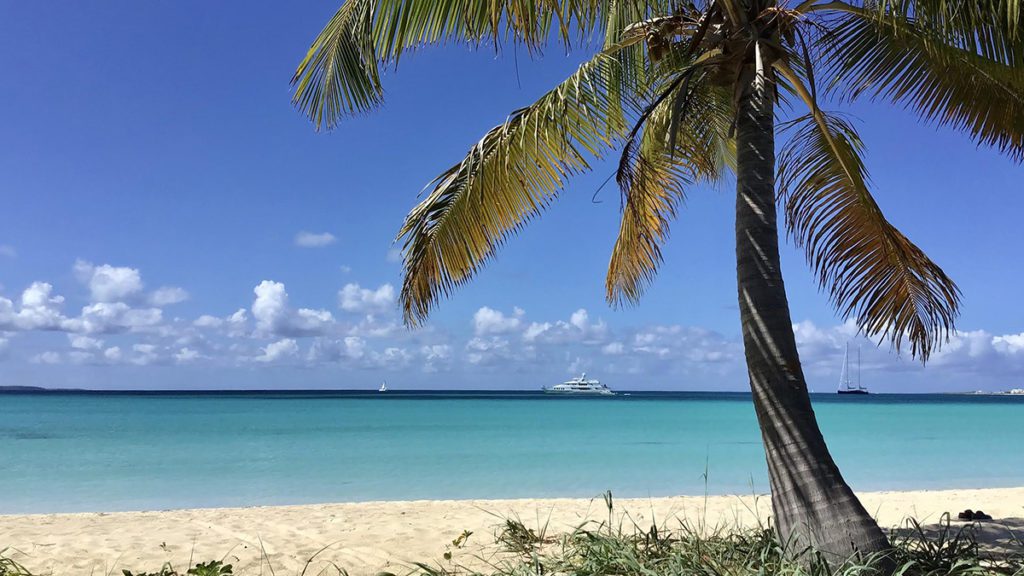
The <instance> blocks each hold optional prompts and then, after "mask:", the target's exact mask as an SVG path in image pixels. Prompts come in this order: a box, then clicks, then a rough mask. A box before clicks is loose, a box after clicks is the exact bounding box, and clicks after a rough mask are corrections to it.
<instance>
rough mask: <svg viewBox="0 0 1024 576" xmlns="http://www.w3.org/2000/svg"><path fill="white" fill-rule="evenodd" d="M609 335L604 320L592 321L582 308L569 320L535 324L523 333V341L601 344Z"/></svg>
mask: <svg viewBox="0 0 1024 576" xmlns="http://www.w3.org/2000/svg"><path fill="white" fill-rule="evenodd" d="M607 334H608V326H607V325H606V324H605V323H604V321H603V320H598V321H597V322H591V321H590V314H589V313H588V312H587V311H586V309H584V308H580V309H578V310H576V311H575V312H573V313H572V314H571V315H570V316H569V320H567V321H566V320H558V321H555V322H533V323H531V324H530V325H529V326H528V327H527V328H526V330H524V331H523V340H525V341H527V342H535V341H542V342H546V343H569V342H581V343H587V344H600V343H601V342H602V341H603V340H605V338H606V336H607Z"/></svg>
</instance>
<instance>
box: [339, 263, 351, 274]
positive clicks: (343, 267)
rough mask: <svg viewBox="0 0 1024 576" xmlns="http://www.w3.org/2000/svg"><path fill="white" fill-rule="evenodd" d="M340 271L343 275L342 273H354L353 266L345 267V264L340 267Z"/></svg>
mask: <svg viewBox="0 0 1024 576" xmlns="http://www.w3.org/2000/svg"><path fill="white" fill-rule="evenodd" d="M339 270H341V273H342V274H349V273H351V272H352V267H351V266H345V265H344V264H343V265H341V266H340V267H339Z"/></svg>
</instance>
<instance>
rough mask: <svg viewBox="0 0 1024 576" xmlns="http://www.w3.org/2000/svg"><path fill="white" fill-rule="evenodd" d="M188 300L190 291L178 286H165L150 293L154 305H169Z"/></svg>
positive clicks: (150, 300) (150, 299)
mask: <svg viewBox="0 0 1024 576" xmlns="http://www.w3.org/2000/svg"><path fill="white" fill-rule="evenodd" d="M185 300H188V292H186V291H185V289H184V288H178V287H177V286H163V287H161V288H158V289H156V290H154V291H153V293H152V294H150V295H149V302H150V304H152V305H153V306H169V305H171V304H177V303H179V302H184V301H185Z"/></svg>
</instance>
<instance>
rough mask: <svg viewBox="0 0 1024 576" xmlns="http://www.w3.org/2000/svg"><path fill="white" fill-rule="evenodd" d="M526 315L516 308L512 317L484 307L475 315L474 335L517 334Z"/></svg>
mask: <svg viewBox="0 0 1024 576" xmlns="http://www.w3.org/2000/svg"><path fill="white" fill-rule="evenodd" d="M525 314H526V312H524V311H523V309H522V308H514V309H513V310H512V315H511V316H506V315H505V314H504V313H503V312H501V311H499V310H494V309H492V308H488V307H487V306H484V307H483V308H480V309H479V310H477V311H476V313H475V314H473V333H474V334H476V335H477V336H483V335H487V334H508V333H509V332H515V331H516V330H518V329H519V326H520V325H521V324H522V318H523V316H524V315H525Z"/></svg>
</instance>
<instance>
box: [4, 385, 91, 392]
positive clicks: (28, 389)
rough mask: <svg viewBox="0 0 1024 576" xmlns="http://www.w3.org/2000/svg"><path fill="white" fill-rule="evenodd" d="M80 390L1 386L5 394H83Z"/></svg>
mask: <svg viewBox="0 0 1024 576" xmlns="http://www.w3.org/2000/svg"><path fill="white" fill-rule="evenodd" d="M81 391H82V390H81V389H79V388H43V387H42V386H0V393H3V392H81Z"/></svg>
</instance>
